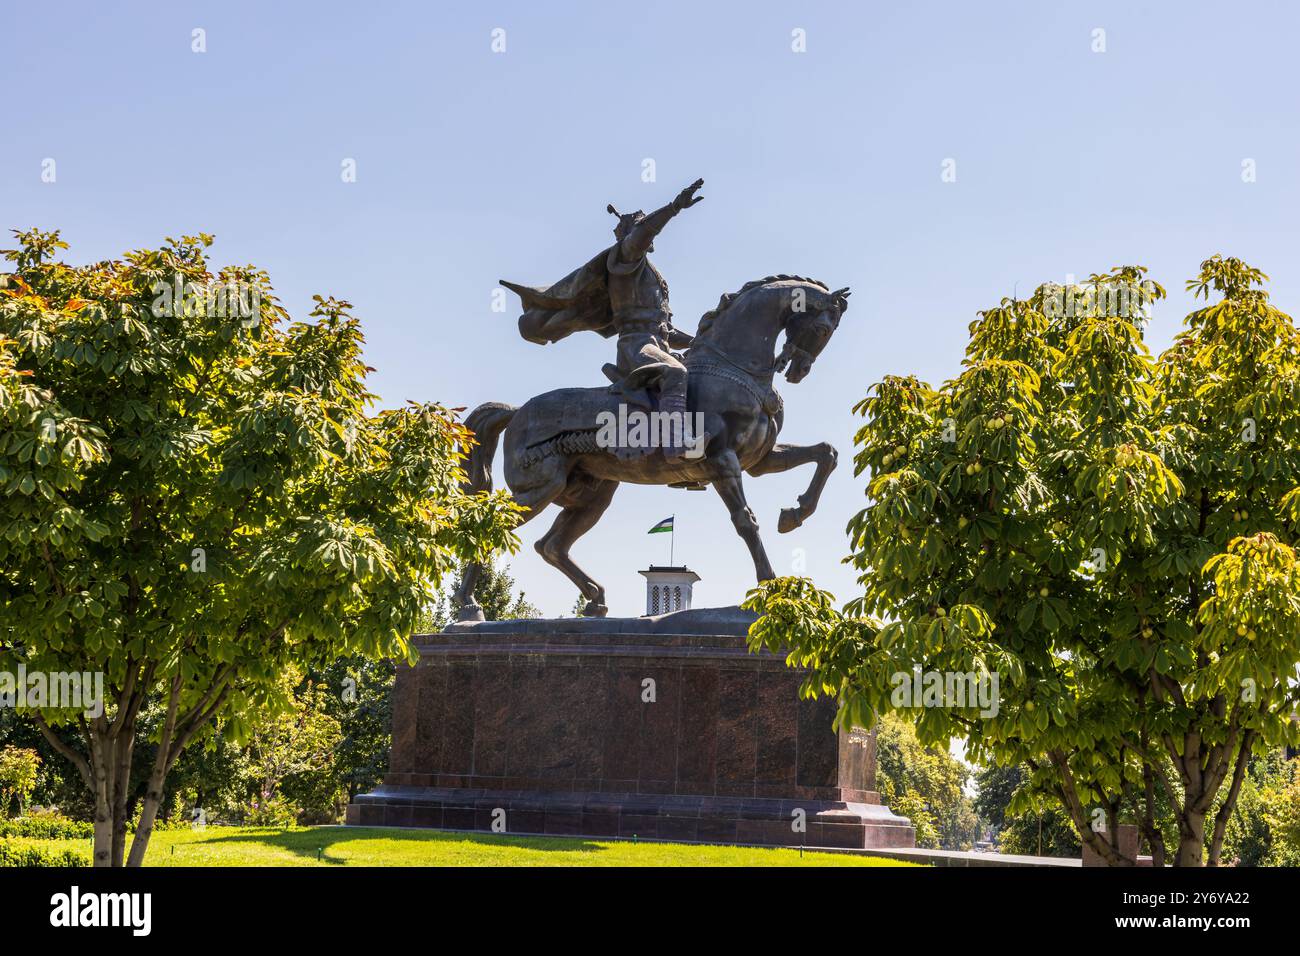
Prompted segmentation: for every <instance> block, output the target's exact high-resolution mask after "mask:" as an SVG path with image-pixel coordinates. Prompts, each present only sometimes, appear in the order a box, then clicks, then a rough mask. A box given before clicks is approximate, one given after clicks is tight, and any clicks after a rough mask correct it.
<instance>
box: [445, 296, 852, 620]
mask: <svg viewBox="0 0 1300 956" xmlns="http://www.w3.org/2000/svg"><path fill="white" fill-rule="evenodd" d="M848 297H849V291H848V289H847V288H845V289H839V290H836V291H834V292H832V291H830V290H829V288H828V287H827V286H825V285H823V284H822V283H820V282H816V281H814V280H812V279H804V278H801V277H799V276H784V275H779V276H768V277H767V278H765V279H758V280H755V281H753V282H750V283H747V284H746V285H744V286H742V287H741V288H740V289H739V290H738V291H736V292H735V293H732V294H730V295H726V296H723V298H722V300H721V301H720V302H719V304H718V307H717V308H716V309H714V310H713V311H712V312H709V313H706V314H705V315H704V317H703V318H702V319H701V320H700V325H699V331H698V332H697V333H696V336H695V341H694V342H693V344H692V345H691V348H690V350H689V351H688V352H687V353H686V358H685V363H686V367H687V368H688V369H689V370H690V377H689V382H690V385H689V391H688V407H689V409H690V410H691V411H692V412H695V413H700V414H701V415H702V416H703V417H702V421H703V424H704V434H705V435H706V436H707V441H706V443H705V444H704V445H703V447H702V449H700V451H701V452H702V453H701V454H698V455H697V457H695V458H684V459H678V460H675V461H668V460H666V459H665V458H664V456H663V455H661V454H644V455H639V456H633V457H625V456H620V455H618V454H615V453H612V451H611V450H610V449H609V448H608V447H604V446H602V445H601V444H600V443H599V442H598V440H597V437H598V432H599V428H598V425H597V421H598V419H599V418H600V416H601V415H602V414H603V415H606V416H608V415H610V414H617V411H618V406H619V404H620V403H626V401H627V400H626V399H625V398H624V397H622V395H621V394H620V393H619V391H618V389H617V388H615V389H610V388H562V389H556V390H555V391H551V392H546V393H544V394H542V395H538V396H537V397H536V398H532V399H530V400H529V401H528V402H526V403H525V404H524V405H522V406H520V407H518V408H515V407H513V406H511V405H505V404H502V403H499V402H486V403H484V404H482V405H480V406H478V407H477V408H475V409H474V410H473V411H472V412H471V413H470V414H469V416H468V417H467V418H466V420H465V424H466V426H467V427H468V428H469V429H470V430H471V431H472V432H473V433H474V437H475V444H474V445H473V446H472V448H471V449H470V452H469V461H468V463H467V466H466V474H467V480H466V488H467V489H468V490H469V491H472V492H479V491H488V490H491V488H492V460H493V458H494V457H495V453H496V448H497V444H498V440H499V438H500V437H501V435H502V432H504V438H505V477H506V484H507V486H508V487H509V488H510V492H511V494H512V495H513V496H514V499H515V501H517V502H518V503H519V504H520V505H521V506H522V507H523V508H524V515H523V521H528V520H531V519H532V518H534V517H536V516H537V515H538V514H540V513H541V512H542V510H543V509H545V508H546V506H547V505H549V504H552V503H554V504H558V505H559V506H560V507H561V509H562V510H561V511H560V514H559V517H557V518H556V519H555V524H554V525H552V526H551V530H550V531H548V532H547V533H546V534H545V535H543V536H542V538H541V539H540V540H539V541H538V542H537V544H536V548H537V551H538V552H539V553H540V554H541V555H542V557H543V558H545V559H546V561H547V562H548V563H549V564H552V565H554V566H555V567H557V568H559V569H560V570H561V571H562V572H564V575H565V576H566V577H567V578H568V579H569V580H570V581H572V582H573V583H574V584H575V585H577V587H578V590H579V591H580V592H581V593H582V596H583V597H584V598H585V599H586V601H587V604H586V606H585V607H584V609H583V612H582V613H583V615H584V616H588V617H604V616H605V614H606V613H607V612H608V608H607V607H606V606H605V589H604V588H603V587H601V586H600V584H599V583H597V582H596V581H594V580H593V579H592V578H591V577H590V576H589V575H588V574H587V572H585V571H583V570H582V568H580V567H578V565H577V564H575V563H574V561H573V559H572V558H571V557H569V549H570V548H571V547H572V546H573V543H574V542H575V541H577V540H578V538H580V537H581V536H582V535H583V534H585V533H586V532H588V531H589V530H591V528H593V527H594V526H595V524H596V522H597V521H599V520H600V516H601V515H603V514H604V513H605V510H606V509H607V508H608V507H609V504H610V501H611V500H612V499H613V497H614V492H615V490H616V489H617V488H618V486H619V483H620V482H624V481H630V482H634V483H636V484H642V485H675V486H678V487H695V488H700V487H703V486H705V485H712V486H713V487H714V489H716V490H717V492H718V494H719V495H720V496H721V497H722V501H723V503H724V504H725V505H726V506H727V510H728V511H729V512H730V514H731V522H732V524H733V525H734V526H735V528H736V532H737V533H738V534H739V535H740V537H741V538H742V539H743V540H744V542H745V544H746V545H748V547H749V552H750V555H751V556H752V557H753V560H754V570H755V573H756V574H757V577H758V580H759V581H765V580H768V579H769V578H772V577H775V575H774V574H773V572H772V565H771V564H770V563H769V562H768V559H767V553H766V552H765V551H764V549H763V541H762V539H761V538H760V536H759V531H758V521H757V520H756V519H755V517H754V513H753V512H752V511H751V510H750V508H749V505H748V504H747V503H746V502H745V492H744V488H743V487H742V482H741V477H742V475H743V474H744V473H748V474H750V475H754V476H755V477H757V476H758V475H766V474H771V473H773V472H780V471H787V470H789V469H790V468H796V467H798V466H799V465H804V464H808V463H810V462H812V463H815V464H816V470H815V471H814V472H813V476H812V480H811V481H810V482H809V484H808V488H807V490H806V491H805V492H804V493H803V494H802V495H800V496H799V499H798V505H797V506H796V507H794V508H785V509H783V510H782V511H781V517H780V520H779V521H778V522H777V530H778V531H780V532H782V533H784V532H787V531H792V530H794V529H795V528H797V527H799V526H800V525H801V524H803V522H804V520H805V519H806V518H808V517H809V516H810V515H811V514H812V513H813V512H814V511H815V510H816V508H817V501H818V499H819V498H820V497H821V493H822V488H823V487H825V485H826V479H827V478H828V477H829V476H830V473H831V471H832V470H833V469H834V468H835V462H836V457H837V456H836V451H835V449H834V448H833V447H831V446H830V445H829V444H827V443H826V442H821V443H819V444H816V445H808V446H801V445H782V444H777V441H776V438H777V434H778V433H779V432H780V431H781V425H782V421H783V417H784V415H783V406H782V402H781V397H780V396H779V395H778V394H777V393H776V390H775V389H774V388H773V387H772V378H773V375H774V374H776V373H778V372H781V371H786V370H787V369H788V371H786V375H785V377H786V381H788V382H790V383H791V384H794V383H797V382H800V381H802V380H803V379H804V377H805V376H806V375H807V374H808V372H809V370H810V369H811V368H812V365H813V362H814V361H815V360H816V359H817V356H818V355H819V354H821V351H822V349H823V348H825V347H826V343H827V342H828V341H829V340H830V337H831V335H832V334H834V332H835V329H836V328H837V327H838V326H839V322H840V317H841V316H842V315H843V314H844V312H845V310H846V309H847V308H848ZM782 331H784V332H785V344H784V346H783V348H782V350H781V353H780V355H776V341H777V337H778V336H779V334H780V333H781V332H782ZM521 523H522V522H521ZM480 571H481V567H480V566H478V565H469V566H467V567H466V569H465V573H464V576H463V578H462V580H461V584H460V587H459V589H458V590H457V593H456V601H457V603H459V604H460V607H461V610H460V620H462V621H474V620H482V619H483V612H482V609H481V608H480V607H479V606H478V605H477V604H476V603H475V602H474V599H473V594H474V586H475V584H476V583H477V581H478V576H479V573H480Z"/></svg>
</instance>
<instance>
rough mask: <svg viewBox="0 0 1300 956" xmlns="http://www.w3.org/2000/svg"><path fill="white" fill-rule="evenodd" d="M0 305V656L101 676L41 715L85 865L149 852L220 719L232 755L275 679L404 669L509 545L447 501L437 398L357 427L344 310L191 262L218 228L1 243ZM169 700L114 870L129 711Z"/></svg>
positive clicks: (132, 719) (243, 270) (362, 369)
mask: <svg viewBox="0 0 1300 956" xmlns="http://www.w3.org/2000/svg"><path fill="white" fill-rule="evenodd" d="M16 235H17V237H18V246H17V248H15V249H10V250H7V251H6V252H5V256H6V258H7V259H8V260H9V262H10V263H12V264H13V267H14V269H15V272H14V274H13V275H11V276H9V277H8V279H7V281H6V283H5V284H4V288H2V289H0V489H3V495H0V664H5V663H10V664H13V663H17V662H21V663H23V664H25V666H26V668H27V671H28V672H29V673H30V672H35V671H40V672H45V673H50V674H53V673H66V672H73V671H76V672H81V671H91V672H99V673H102V674H103V682H104V686H105V689H106V694H105V696H106V698H107V702H106V707H105V709H104V711H103V713H101V714H98V715H95V714H86V713H79V712H77V711H75V710H69V709H54V708H48V707H47V708H43V709H40V710H36V711H33V718H34V719H35V721H36V723H37V724H38V726H39V727H40V729H41V732H42V733H43V734H44V735H45V737H46V739H47V740H48V741H49V743H50V745H51V746H53V747H54V748H55V749H56V750H57V751H58V752H59V753H61V754H62V755H63V756H64V757H66V758H67V759H68V760H69V761H71V763H72V764H73V765H74V766H75V767H76V769H77V771H78V773H79V775H80V777H81V779H82V780H83V782H84V783H85V785H86V786H87V787H88V788H89V789H90V791H91V793H92V794H93V795H94V800H95V819H94V827H95V853H94V860H95V864H96V865H101V866H102V865H110V864H112V865H121V864H122V863H123V862H124V861H125V862H129V863H130V864H132V865H138V864H139V863H140V861H141V860H142V859H143V856H144V851H145V848H146V846H147V844H148V840H149V835H150V833H151V831H152V827H153V822H154V819H155V817H156V814H157V810H158V806H159V803H160V801H161V800H162V797H163V791H164V784H165V782H166V778H167V774H168V772H169V771H170V770H171V768H172V767H173V766H174V765H175V763H176V760H177V758H178V757H179V755H180V754H181V752H182V751H183V750H184V749H185V747H186V746H187V745H189V744H190V743H191V742H192V741H193V740H195V739H196V738H198V737H199V736H200V735H202V734H204V733H206V732H208V731H209V729H210V728H211V727H212V726H213V724H214V722H215V721H217V720H218V719H219V720H220V724H221V727H222V729H223V732H225V733H227V734H229V735H230V737H231V739H233V740H234V741H236V742H240V743H242V742H244V741H246V740H247V739H248V737H249V733H250V730H251V718H252V716H253V715H254V714H256V713H257V712H258V711H260V710H261V709H262V708H265V707H272V706H276V705H277V704H283V702H284V693H285V692H284V686H283V680H282V676H283V675H284V673H285V672H286V671H287V670H289V669H290V668H294V667H299V668H304V667H310V666H313V665H323V664H325V663H328V661H330V660H332V659H334V658H336V657H338V656H340V655H344V654H360V655H363V656H365V657H367V658H372V659H374V658H380V657H385V656H387V657H405V658H409V657H410V656H411V648H410V646H409V644H408V642H407V635H409V634H410V632H411V628H412V625H413V623H414V621H415V618H416V615H417V613H418V612H419V610H420V609H421V608H422V607H424V606H426V605H427V604H428V603H429V601H430V600H431V598H432V596H433V594H434V593H435V589H436V588H437V586H438V585H439V584H440V582H441V580H442V578H443V577H444V576H445V575H446V574H447V573H448V572H449V571H450V570H451V569H453V568H454V567H455V566H456V563H457V562H458V561H463V560H473V559H477V558H481V557H484V556H486V555H487V554H489V553H490V552H491V551H493V550H495V549H500V548H510V549H513V548H514V547H516V546H517V541H516V539H515V537H514V535H513V533H512V532H511V531H510V530H509V529H510V528H511V527H512V526H513V524H514V522H515V521H516V520H517V515H516V509H515V506H514V505H513V504H511V503H510V502H509V501H508V500H507V499H506V498H505V497H503V496H500V495H484V496H469V495H466V494H464V493H463V492H462V491H461V482H462V480H463V477H464V476H463V472H462V470H461V467H460V461H461V454H462V448H463V446H464V445H465V443H466V442H467V441H468V440H469V436H468V433H467V432H466V431H465V429H464V428H463V427H462V426H461V425H459V424H458V423H457V422H456V421H455V420H454V417H453V415H452V413H451V412H449V411H448V410H447V409H445V408H442V407H441V406H438V405H417V404H409V405H407V406H405V407H403V408H401V409H398V410H393V411H381V412H378V413H377V414H370V412H369V409H370V408H371V406H372V404H373V401H374V396H372V395H371V394H370V393H369V392H368V391H367V389H366V384H365V379H366V374H367V372H368V371H370V370H369V369H368V368H367V367H366V366H365V364H364V363H363V362H362V361H361V347H362V342H363V338H362V334H361V328H360V324H359V323H358V321H357V320H356V319H355V318H353V317H352V316H351V314H350V309H351V306H350V305H349V304H348V303H347V302H343V301H340V300H336V299H332V298H330V299H324V298H321V297H319V296H318V297H316V300H315V301H316V306H315V308H314V309H313V310H312V312H311V319H312V320H313V321H310V322H291V321H290V320H289V316H288V314H287V313H286V311H285V310H284V309H283V308H282V307H281V306H280V304H279V302H278V301H277V300H276V298H275V296H274V293H273V291H272V288H271V285H270V282H269V280H268V278H267V275H266V274H265V273H264V272H262V271H261V270H258V269H256V268H254V267H252V266H244V267H238V268H227V269H224V270H222V271H221V272H219V273H217V274H216V275H215V276H214V275H213V274H212V273H211V272H209V270H208V266H207V262H206V259H205V252H204V250H205V249H206V248H207V246H208V245H209V244H210V243H211V237H210V236H206V235H201V236H198V237H185V238H182V239H180V240H171V239H169V240H168V241H167V243H166V245H164V246H163V247H162V248H160V249H154V250H139V251H135V252H131V253H128V254H126V255H125V257H124V258H123V259H121V260H114V261H109V262H99V263H94V264H91V265H87V266H73V265H68V264H66V263H63V262H60V261H55V260H54V259H53V258H52V257H53V256H54V255H55V253H56V252H57V251H58V250H60V249H66V248H67V244H66V243H64V242H62V241H61V240H60V239H59V236H58V233H44V232H40V231H38V230H32V231H30V232H26V233H16ZM151 702H156V703H157V704H158V706H160V707H161V713H162V719H161V721H160V722H159V724H158V726H157V729H156V738H155V742H156V752H155V758H154V760H153V763H152V765H151V766H150V768H149V772H148V775H147V781H146V783H145V785H144V790H143V796H142V804H141V813H140V824H139V826H138V828H137V829H136V835H135V839H134V841H133V843H132V846H131V850H130V856H129V858H128V857H127V854H126V846H125V844H126V833H127V822H128V808H129V806H130V804H131V802H132V800H133V799H134V797H135V794H136V791H135V790H134V789H133V787H132V783H131V781H132V777H131V769H132V765H133V755H134V752H135V748H136V746H137V729H138V727H139V720H140V715H141V712H142V710H143V709H144V708H145V707H146V705H148V704H150V703H151Z"/></svg>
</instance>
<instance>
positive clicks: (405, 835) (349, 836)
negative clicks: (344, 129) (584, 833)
mask: <svg viewBox="0 0 1300 956" xmlns="http://www.w3.org/2000/svg"><path fill="white" fill-rule="evenodd" d="M209 832H211V831H209ZM373 838H379V839H386V840H394V841H401V842H407V843H427V844H439V843H475V844H480V845H483V846H491V847H494V848H495V847H512V848H514V849H520V850H541V851H545V852H556V851H562V852H570V853H574V852H576V853H598V852H601V851H603V850H606V849H607V847H604V846H601V845H600V844H599V843H593V842H591V841H590V840H585V839H581V838H578V837H550V836H548V837H541V836H538V837H527V836H505V835H503V834H496V833H470V832H455V831H446V830H416V829H407V828H398V827H393V828H387V827H342V826H339V827H313V828H310V829H305V830H266V831H265V832H260V833H259V832H253V833H250V832H249V831H247V830H242V831H241V832H239V833H231V834H229V835H226V836H219V837H212V838H209V839H205V840H203V841H201V842H202V843H207V844H219V843H225V844H231V845H234V844H241V843H242V844H254V845H260V846H268V847H276V848H278V849H281V850H287V851H289V852H290V853H293V854H295V855H297V856H303V857H308V858H310V859H316V858H317V857H318V856H319V859H320V862H322V863H328V864H331V865H333V866H347V865H349V863H348V861H347V860H345V859H341V858H339V857H338V856H335V855H332V854H331V853H330V852H329V850H330V847H332V846H334V844H336V843H351V842H355V841H358V840H366V839H373ZM354 865H356V864H354ZM360 865H362V866H365V865H367V864H364V863H363V864H360ZM398 865H399V866H421V865H428V863H427V862H426V863H423V864H422V863H420V862H418V861H411V862H410V863H403V864H398Z"/></svg>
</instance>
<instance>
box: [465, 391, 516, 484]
mask: <svg viewBox="0 0 1300 956" xmlns="http://www.w3.org/2000/svg"><path fill="white" fill-rule="evenodd" d="M517 411H519V409H517V408H516V407H515V406H513V405H506V404H505V403H503V402H484V403H483V404H482V405H480V406H479V407H478V408H476V409H474V411H472V412H470V413H469V416H468V417H467V418H466V419H465V427H466V428H468V429H469V430H470V432H471V433H473V437H474V444H473V445H472V446H470V450H469V461H467V462H466V463H465V483H464V486H463V487H464V489H465V490H466V491H468V492H471V493H473V492H479V491H491V490H492V462H493V460H494V459H495V458H496V455H497V444H498V443H499V441H500V438H501V433H502V432H503V431H505V427H506V426H507V425H509V424H510V419H512V418H514V417H515V412H517Z"/></svg>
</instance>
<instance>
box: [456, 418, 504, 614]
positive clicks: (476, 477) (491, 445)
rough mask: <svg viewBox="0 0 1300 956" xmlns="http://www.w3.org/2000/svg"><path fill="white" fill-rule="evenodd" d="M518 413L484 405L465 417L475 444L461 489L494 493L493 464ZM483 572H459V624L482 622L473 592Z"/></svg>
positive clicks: (474, 565)
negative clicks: (501, 440)
mask: <svg viewBox="0 0 1300 956" xmlns="http://www.w3.org/2000/svg"><path fill="white" fill-rule="evenodd" d="M517 411H519V409H517V408H515V406H513V405H506V404H503V403H502V402H484V403H483V404H482V405H480V406H479V407H478V408H476V409H474V411H472V412H470V413H469V415H468V416H467V417H466V419H465V427H466V428H468V429H469V430H470V432H471V437H473V439H474V442H473V444H472V445H470V448H469V460H468V461H467V462H466V463H465V481H464V483H463V484H462V485H461V487H462V488H464V489H465V491H467V492H469V493H470V494H475V493H477V492H480V491H491V490H492V460H493V459H494V458H496V454H497V444H498V443H499V442H500V439H501V433H502V432H503V431H505V427H506V426H507V425H509V424H510V419H512V418H514V417H515V412H517ZM482 572H483V566H482V565H481V564H479V563H478V562H469V563H467V564H466V565H465V566H464V567H463V568H461V569H460V585H459V586H458V587H457V588H456V593H455V594H454V595H453V596H452V600H453V602H454V604H455V605H456V607H457V608H458V609H459V610H458V611H457V619H458V620H461V621H481V620H483V609H482V608H481V607H480V606H479V604H478V602H477V601H475V600H474V589H475V588H476V587H477V586H478V579H479V575H480V574H482Z"/></svg>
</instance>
